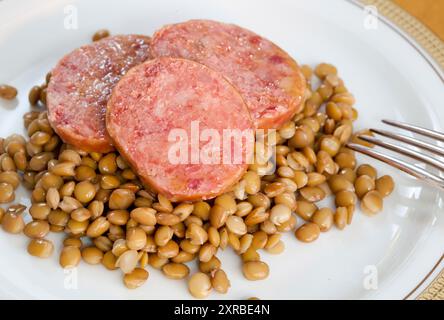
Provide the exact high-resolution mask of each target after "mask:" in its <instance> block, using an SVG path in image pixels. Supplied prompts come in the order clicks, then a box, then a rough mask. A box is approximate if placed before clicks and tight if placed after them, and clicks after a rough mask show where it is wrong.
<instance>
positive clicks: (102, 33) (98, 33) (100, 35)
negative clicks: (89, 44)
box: [92, 29, 110, 41]
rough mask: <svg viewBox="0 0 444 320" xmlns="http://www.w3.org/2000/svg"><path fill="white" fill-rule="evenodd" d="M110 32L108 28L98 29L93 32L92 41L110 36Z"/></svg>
mask: <svg viewBox="0 0 444 320" xmlns="http://www.w3.org/2000/svg"><path fill="white" fill-rule="evenodd" d="M109 35H110V33H109V31H108V30H106V29H100V30H98V31H96V33H94V34H93V36H92V41H99V40H102V39H104V38H106V37H109Z"/></svg>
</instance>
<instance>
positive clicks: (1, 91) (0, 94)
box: [0, 84, 17, 100]
mask: <svg viewBox="0 0 444 320" xmlns="http://www.w3.org/2000/svg"><path fill="white" fill-rule="evenodd" d="M16 96H17V89H16V88H14V87H13V86H10V85H7V84H2V85H0V98H2V99H6V100H12V99H14V98H15V97H16Z"/></svg>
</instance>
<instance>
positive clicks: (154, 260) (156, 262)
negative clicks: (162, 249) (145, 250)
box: [148, 253, 169, 270]
mask: <svg viewBox="0 0 444 320" xmlns="http://www.w3.org/2000/svg"><path fill="white" fill-rule="evenodd" d="M168 262H169V260H168V258H161V257H159V256H158V255H157V254H156V253H152V254H150V255H149V259H148V263H149V264H150V266H152V267H153V268H155V269H159V270H161V269H162V267H163V266H164V265H166V264H167V263H168Z"/></svg>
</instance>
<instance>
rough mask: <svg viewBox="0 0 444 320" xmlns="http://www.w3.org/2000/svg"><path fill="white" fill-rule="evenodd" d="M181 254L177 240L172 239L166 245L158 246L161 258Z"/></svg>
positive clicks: (158, 253)
mask: <svg viewBox="0 0 444 320" xmlns="http://www.w3.org/2000/svg"><path fill="white" fill-rule="evenodd" d="M178 254H179V245H178V244H177V242H176V241H173V240H170V241H168V242H167V243H166V244H165V245H164V246H161V247H159V248H157V255H158V256H159V258H166V259H170V258H174V257H175V256H177V255H178Z"/></svg>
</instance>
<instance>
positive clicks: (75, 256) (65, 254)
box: [59, 246, 82, 268]
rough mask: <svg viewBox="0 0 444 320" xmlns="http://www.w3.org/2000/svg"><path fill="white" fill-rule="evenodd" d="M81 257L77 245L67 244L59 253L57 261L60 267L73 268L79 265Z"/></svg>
mask: <svg viewBox="0 0 444 320" xmlns="http://www.w3.org/2000/svg"><path fill="white" fill-rule="evenodd" d="M81 258H82V255H81V252H80V249H79V248H78V247H77V246H67V247H64V248H63V249H62V252H61V253H60V258H59V263H60V265H61V266H62V268H74V267H76V266H78V265H79V263H80V260H81Z"/></svg>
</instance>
